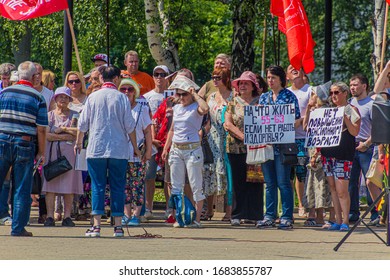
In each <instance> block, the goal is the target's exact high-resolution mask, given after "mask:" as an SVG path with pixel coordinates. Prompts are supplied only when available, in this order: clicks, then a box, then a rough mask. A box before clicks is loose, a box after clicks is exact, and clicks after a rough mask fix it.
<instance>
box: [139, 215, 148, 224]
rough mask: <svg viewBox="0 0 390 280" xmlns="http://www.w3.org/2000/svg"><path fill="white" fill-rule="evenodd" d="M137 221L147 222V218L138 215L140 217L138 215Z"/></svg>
mask: <svg viewBox="0 0 390 280" xmlns="http://www.w3.org/2000/svg"><path fill="white" fill-rule="evenodd" d="M139 221H140V222H141V223H147V222H148V220H147V219H146V217H145V216H140V217H139Z"/></svg>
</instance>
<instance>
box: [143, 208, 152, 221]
mask: <svg viewBox="0 0 390 280" xmlns="http://www.w3.org/2000/svg"><path fill="white" fill-rule="evenodd" d="M144 216H145V218H146V219H147V220H151V219H153V218H154V217H153V214H152V211H150V210H149V209H146V211H145V215H144Z"/></svg>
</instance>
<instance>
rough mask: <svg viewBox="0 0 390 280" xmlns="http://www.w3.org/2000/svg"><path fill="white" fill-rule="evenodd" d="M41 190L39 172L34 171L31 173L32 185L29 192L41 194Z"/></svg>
mask: <svg viewBox="0 0 390 280" xmlns="http://www.w3.org/2000/svg"><path fill="white" fill-rule="evenodd" d="M41 191H42V178H41V174H39V172H35V173H34V175H33V185H32V189H31V194H41Z"/></svg>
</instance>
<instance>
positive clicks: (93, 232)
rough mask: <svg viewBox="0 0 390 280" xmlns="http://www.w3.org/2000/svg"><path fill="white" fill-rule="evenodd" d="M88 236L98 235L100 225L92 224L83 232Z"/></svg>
mask: <svg viewBox="0 0 390 280" xmlns="http://www.w3.org/2000/svg"><path fill="white" fill-rule="evenodd" d="M85 236H88V237H100V226H93V227H91V228H89V229H87V231H86V232H85Z"/></svg>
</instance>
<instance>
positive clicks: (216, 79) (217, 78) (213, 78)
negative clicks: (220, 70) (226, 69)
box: [211, 76, 222, 81]
mask: <svg viewBox="0 0 390 280" xmlns="http://www.w3.org/2000/svg"><path fill="white" fill-rule="evenodd" d="M211 79H212V80H213V81H220V80H222V77H221V76H211Z"/></svg>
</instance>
